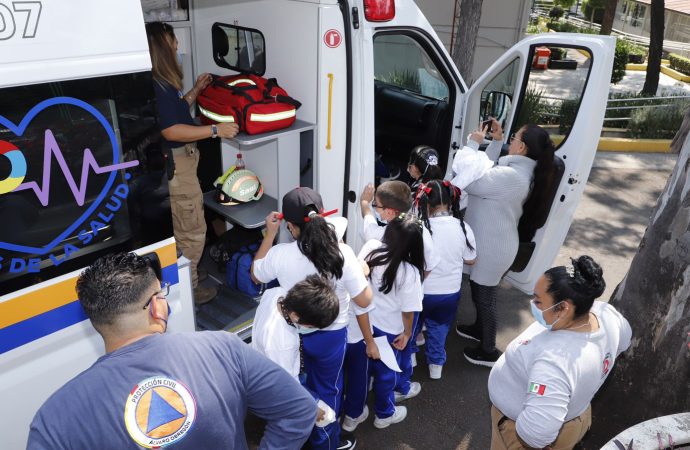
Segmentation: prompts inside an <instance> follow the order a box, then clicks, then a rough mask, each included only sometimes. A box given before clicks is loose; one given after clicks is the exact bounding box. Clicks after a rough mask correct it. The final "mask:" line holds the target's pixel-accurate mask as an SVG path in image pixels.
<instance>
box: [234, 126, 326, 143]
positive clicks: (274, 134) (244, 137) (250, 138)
mask: <svg viewBox="0 0 690 450" xmlns="http://www.w3.org/2000/svg"><path fill="white" fill-rule="evenodd" d="M314 127H315V125H314V124H313V123H309V122H305V121H303V120H299V119H297V120H295V123H293V124H292V125H290V126H289V127H288V128H283V129H281V130H276V131H269V132H268V133H261V134H254V135H250V134H247V133H244V132H242V133H238V134H237V136H235V137H234V138H230V139H226V140H227V141H231V142H236V143H237V144H239V145H241V146H246V145H256V144H261V143H264V142H268V141H272V140H274V139H277V138H278V137H282V136H285V135H288V134H291V133H301V132H303V131H308V130H313V129H314Z"/></svg>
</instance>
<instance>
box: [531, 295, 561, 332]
mask: <svg viewBox="0 0 690 450" xmlns="http://www.w3.org/2000/svg"><path fill="white" fill-rule="evenodd" d="M561 303H562V302H558V303H556V304H555V305H553V306H551V307H550V308H546V309H545V310H544V311H548V310H550V309H551V308H555V307H556V305H559V304H561ZM529 304H530V306H531V307H532V315H533V316H534V320H536V321H537V322H539V323H540V324H542V325H543V326H544V328H546V329H547V330H549V331H551V329H552V328H553V326H554V325H556V323H557V322H558V321H559V320H561V318H560V317H559V318H558V319H556V320H555V321H554V322H553V323H552V324H548V323H546V319H544V311H542V310H541V309H539V308H537V305H535V304H534V300H530V301H529Z"/></svg>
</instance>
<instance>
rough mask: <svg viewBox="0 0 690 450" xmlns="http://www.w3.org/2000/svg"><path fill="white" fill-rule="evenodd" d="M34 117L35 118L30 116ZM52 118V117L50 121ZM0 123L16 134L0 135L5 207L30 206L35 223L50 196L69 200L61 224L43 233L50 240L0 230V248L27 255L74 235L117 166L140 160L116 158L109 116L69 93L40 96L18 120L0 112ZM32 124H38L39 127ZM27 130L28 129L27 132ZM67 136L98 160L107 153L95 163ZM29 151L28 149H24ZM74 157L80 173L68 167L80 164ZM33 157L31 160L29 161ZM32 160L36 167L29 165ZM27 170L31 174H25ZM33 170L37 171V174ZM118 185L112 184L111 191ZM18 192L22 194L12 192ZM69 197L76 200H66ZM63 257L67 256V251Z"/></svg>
mask: <svg viewBox="0 0 690 450" xmlns="http://www.w3.org/2000/svg"><path fill="white" fill-rule="evenodd" d="M51 108H52V109H51ZM75 108H78V109H75ZM80 110H81V111H80ZM42 113H44V114H42ZM37 117H38V118H39V119H38V120H35V121H34V119H36V118H37ZM53 117H57V119H55V120H53ZM93 119H95V121H94V120H93ZM58 122H59V123H66V124H68V125H69V126H68V127H66V128H65V127H63V128H59V127H57V128H55V123H58ZM0 125H1V126H3V127H5V128H6V129H7V130H9V132H11V133H14V135H15V136H16V138H14V139H13V142H9V141H6V140H2V138H3V137H4V136H3V135H2V134H0V159H1V158H2V157H4V158H6V159H7V161H8V162H9V167H10V170H9V174H6V175H5V178H2V179H0V206H2V204H3V203H5V205H6V206H7V205H10V208H17V211H19V213H18V214H21V212H22V210H24V211H30V214H32V215H31V216H30V217H32V218H33V219H34V220H32V221H31V223H32V224H35V223H36V222H38V221H39V220H40V213H41V207H48V206H51V203H52V202H51V196H52V198H53V199H55V198H57V199H58V202H59V203H60V207H62V204H63V203H68V204H69V206H68V207H65V210H64V211H62V210H61V213H60V215H61V216H62V218H66V221H65V225H64V226H63V225H61V226H60V228H58V230H59V232H57V234H55V235H53V234H49V235H48V237H44V238H43V239H44V240H45V241H48V240H49V242H33V241H31V242H27V239H28V238H27V237H26V236H25V234H28V233H23V231H25V230H22V229H14V230H9V231H7V232H6V233H3V234H2V235H0V249H3V250H9V251H12V252H19V253H26V254H28V255H46V254H48V253H50V252H51V250H53V249H54V248H55V247H56V246H58V245H59V244H60V243H62V242H63V241H64V240H65V239H66V238H69V237H71V236H73V235H74V234H75V231H76V230H77V229H78V228H79V227H80V226H81V225H82V224H83V223H84V222H85V221H86V220H87V219H89V218H90V217H91V216H92V215H93V214H94V213H95V212H97V209H98V208H99V206H101V204H102V203H103V202H104V200H105V199H106V197H107V196H108V194H109V193H110V191H111V189H112V188H113V185H114V184H115V181H116V180H117V171H118V170H121V169H125V168H129V167H133V166H136V165H138V164H139V161H128V162H121V161H120V148H119V144H118V141H117V136H116V134H115V130H113V127H112V126H111V125H110V123H109V122H108V120H107V119H106V118H105V117H104V116H103V114H101V113H100V112H99V111H98V110H97V109H96V108H95V107H94V106H92V105H90V104H88V103H86V102H84V101H82V100H79V99H76V98H73V97H54V98H51V99H48V100H44V101H42V102H40V103H38V104H37V105H36V106H34V107H33V108H31V110H30V111H29V112H28V113H27V114H26V115H25V116H24V118H23V119H22V120H21V121H20V122H19V124H16V123H14V122H13V121H11V120H10V119H8V118H7V117H4V116H0ZM34 127H38V132H37V129H36V128H34ZM28 130H30V132H27V131H28ZM39 136H43V140H42V142H39V141H41V139H39ZM66 136H75V137H77V138H78V140H79V141H80V142H81V143H83V142H87V143H88V144H89V147H91V148H94V149H96V150H97V153H98V154H99V159H101V160H103V159H104V158H107V162H106V163H105V164H104V165H102V164H103V161H100V162H99V161H98V160H97V159H96V157H95V156H94V153H93V152H92V151H91V148H89V147H86V148H84V147H82V148H80V146H79V145H78V144H79V143H76V144H75V143H74V142H66V138H65V137H66ZM5 139H7V138H5ZM58 141H59V142H58ZM41 146H42V147H43V153H42V154H40V147H41ZM29 150H32V151H31V152H30V153H29V152H28V151H29ZM103 154H105V155H106V156H103ZM65 155H67V156H68V157H67V158H66V157H65ZM79 159H81V161H82V165H81V168H80V169H81V178H79V177H78V176H77V177H75V176H74V175H73V174H72V170H70V169H71V167H78V166H79V164H78V160H79ZM68 160H69V161H68ZM75 160H77V162H76V163H75ZM32 162H33V163H34V164H31V163H32ZM41 162H42V167H40V166H41ZM5 165H6V166H7V164H5ZM32 165H35V166H39V167H34V168H33V170H32ZM27 173H29V175H27ZM31 173H33V177H31V176H30V174H31ZM37 173H42V175H43V176H42V178H41V177H40V176H38V175H37ZM104 174H108V177H107V179H104V177H103V176H101V175H104ZM51 175H52V177H53V180H52V183H53V186H51ZM59 176H64V180H58V179H57V178H56V177H59ZM31 178H34V179H31ZM125 178H126V179H128V178H129V174H127V175H125ZM59 182H62V183H65V182H66V185H67V187H68V189H69V191H71V192H67V191H64V190H60V189H58V188H56V186H55V184H56V183H59ZM122 186H124V187H122V188H121V189H120V191H121V192H120V194H121V195H120V197H121V199H124V198H125V197H126V192H124V194H123V193H122V190H123V189H124V190H128V188H127V185H126V184H123V185H122ZM120 187H121V186H117V187H116V188H115V191H118V188H120ZM51 189H52V191H51ZM32 191H33V192H32ZM87 192H89V193H93V192H97V195H95V198H93V195H89V194H87ZM18 193H21V195H17V194H18ZM117 193H118V192H114V194H117ZM69 195H71V197H70V198H69V199H68V200H69V202H66V200H65V198H66V197H68V196H69ZM34 196H35V198H33V197H34ZM72 198H73V200H74V203H76V205H75V204H72V203H71V201H72ZM0 209H1V208H0ZM15 212H16V211H15ZM54 216H55V214H52V215H51V218H50V220H54ZM43 220H46V219H45V218H44V219H43ZM46 225H50V224H46ZM6 234H7V235H6ZM11 240H12V241H14V242H12V241H11ZM82 243H84V242H82ZM73 248H74V247H73ZM74 250H77V249H76V248H74ZM66 256H69V255H68V254H67V253H66Z"/></svg>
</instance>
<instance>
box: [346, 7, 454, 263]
mask: <svg viewBox="0 0 690 450" xmlns="http://www.w3.org/2000/svg"><path fill="white" fill-rule="evenodd" d="M391 3H392V2H379V4H378V5H377V7H376V8H369V9H367V8H364V5H363V3H362V0H355V1H353V2H351V6H353V7H355V6H356V7H358V9H359V11H360V12H359V14H358V16H357V23H356V26H355V25H354V23H350V33H351V42H352V45H351V52H352V57H351V61H352V83H351V85H352V94H351V96H352V107H351V112H352V127H351V130H350V137H351V142H352V143H351V146H350V147H351V152H352V154H351V157H350V158H348V160H347V162H348V164H349V174H348V177H347V179H346V180H347V183H346V189H345V194H346V201H345V205H346V206H347V217H348V221H349V226H348V233H347V242H348V244H349V245H351V246H352V247H353V248H354V249H355V250H357V249H359V248H360V247H361V245H362V244H363V238H362V235H361V220H362V219H361V213H360V207H359V196H360V194H361V192H362V188H363V187H364V186H365V185H366V184H367V183H374V184H376V185H379V184H380V183H382V182H384V181H387V180H400V181H403V182H407V183H409V182H410V181H411V178H410V176H409V174H408V172H407V167H408V161H409V156H410V152H411V151H412V149H413V148H414V147H415V146H417V145H428V146H430V147H433V148H435V149H437V150H439V154H440V161H438V163H439V165H440V166H441V167H443V168H445V167H446V165H447V164H448V163H449V162H450V161H448V160H447V158H448V156H449V155H448V152H447V151H446V150H445V149H448V148H449V147H451V146H452V145H453V143H455V142H459V141H460V130H459V129H458V127H457V125H458V124H459V122H460V118H461V117H462V111H463V104H464V96H465V92H466V91H467V87H466V86H465V83H464V82H463V80H462V78H461V77H460V75H459V73H458V70H457V68H456V67H455V65H454V64H453V62H452V59H451V57H450V55H449V54H448V52H447V51H446V49H445V47H444V46H443V43H442V41H441V40H440V39H439V37H438V35H437V34H436V32H435V31H434V29H433V27H432V26H431V24H430V23H429V21H428V20H427V19H426V17H425V16H424V14H423V13H422V12H421V11H420V10H419V8H418V7H417V6H416V5H415V3H414V2H412V1H396V2H395V8H386V7H385V6H386V5H390V4H391ZM367 12H368V14H378V17H373V18H368V16H367ZM369 19H371V20H369ZM348 37H349V36H346V38H348Z"/></svg>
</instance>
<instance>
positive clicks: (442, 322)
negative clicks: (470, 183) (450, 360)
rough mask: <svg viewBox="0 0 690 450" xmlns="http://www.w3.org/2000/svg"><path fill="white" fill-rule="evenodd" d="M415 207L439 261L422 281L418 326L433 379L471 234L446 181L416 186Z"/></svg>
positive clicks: (469, 259) (470, 251)
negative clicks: (423, 333)
mask: <svg viewBox="0 0 690 450" xmlns="http://www.w3.org/2000/svg"><path fill="white" fill-rule="evenodd" d="M417 200H418V204H417V209H418V211H419V214H420V216H421V218H422V220H423V221H424V223H425V224H426V226H427V227H428V228H429V231H430V232H431V237H432V239H433V242H434V248H435V250H436V253H437V254H438V255H439V257H440V259H441V261H440V262H439V263H438V264H437V265H436V267H435V268H434V270H433V272H431V273H430V274H429V276H428V277H427V278H426V280H424V308H423V310H422V313H421V315H420V320H419V325H418V328H421V324H422V323H423V324H425V325H426V329H427V337H426V351H425V353H426V361H427V364H429V375H430V377H431V378H432V379H439V378H441V371H442V369H443V364H444V363H445V362H446V350H445V345H446V337H447V336H448V329H449V328H450V326H451V324H452V323H453V321H454V320H455V315H456V311H457V309H458V303H459V302H460V285H461V284H462V269H463V265H464V264H474V260H475V259H476V257H477V250H476V246H477V244H476V243H475V240H474V233H472V229H471V228H470V226H469V225H467V224H466V223H464V222H463V221H462V219H461V218H460V189H458V188H457V187H455V186H453V185H452V184H451V183H450V182H448V181H442V180H432V181H429V182H428V183H426V184H422V185H420V186H419V192H418V195H417Z"/></svg>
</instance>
